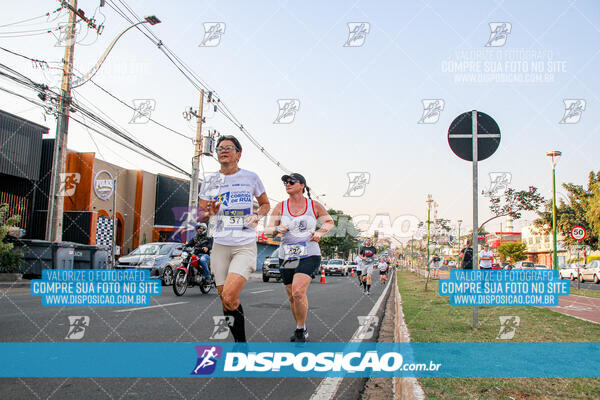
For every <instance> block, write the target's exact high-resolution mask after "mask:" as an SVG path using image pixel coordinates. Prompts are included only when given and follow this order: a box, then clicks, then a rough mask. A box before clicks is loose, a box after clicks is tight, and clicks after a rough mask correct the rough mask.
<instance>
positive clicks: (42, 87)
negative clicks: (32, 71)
mask: <svg viewBox="0 0 600 400" xmlns="http://www.w3.org/2000/svg"><path fill="white" fill-rule="evenodd" d="M0 67H2V68H5V69H7V70H9V71H12V72H14V73H15V74H17V75H19V76H20V77H22V79H19V78H17V77H13V76H11V75H8V74H5V73H3V72H0V76H4V77H7V78H9V79H11V80H13V81H14V82H16V83H19V84H21V85H23V86H26V87H28V88H30V89H33V90H35V91H37V92H38V93H40V94H45V92H46V91H48V92H51V93H52V94H54V95H56V96H58V93H56V92H54V91H52V90H51V89H49V88H48V87H47V86H46V85H41V84H38V83H36V82H34V81H32V80H31V79H29V78H28V77H26V76H25V75H23V74H21V73H19V72H17V71H14V70H13V69H12V68H10V67H7V66H5V65H3V64H0ZM2 90H4V91H5V92H7V93H11V94H14V95H16V96H19V97H21V98H23V99H25V100H27V101H29V102H32V103H33V104H37V105H39V106H41V107H44V109H46V110H49V108H48V106H46V105H43V104H41V103H38V102H35V101H32V100H31V99H28V98H26V97H25V96H22V95H20V94H18V93H16V92H12V91H10V90H7V89H2ZM41 97H44V99H45V95H44V96H41ZM71 107H73V109H75V110H76V111H79V112H80V113H81V114H82V115H85V116H87V117H88V118H90V119H91V120H92V121H94V122H95V123H97V124H98V125H100V126H102V127H104V128H106V129H108V130H109V131H110V132H112V133H113V134H115V135H117V136H119V137H120V138H122V139H124V140H125V141H127V142H129V143H131V144H132V145H134V146H137V147H138V148H139V149H142V150H143V151H145V152H146V153H147V154H149V155H151V156H152V157H153V158H150V157H149V158H150V159H151V160H153V161H155V162H159V163H160V164H161V165H164V166H168V167H169V168H170V169H172V170H175V171H177V172H179V173H182V174H183V175H186V176H190V174H189V173H188V172H187V171H185V170H184V169H182V168H180V167H178V166H177V165H175V164H173V163H172V162H170V161H169V160H167V159H166V158H164V157H162V156H161V155H160V154H158V153H156V152H155V151H153V150H152V149H150V148H149V147H147V146H145V145H143V144H142V143H140V142H139V141H137V140H135V139H133V138H131V137H130V136H129V135H128V134H126V133H123V132H122V131H120V130H119V129H117V128H115V127H114V126H112V125H111V124H110V123H108V122H106V121H105V120H104V119H102V118H101V117H99V116H97V115H96V114H95V113H93V112H92V111H90V110H88V109H87V108H85V107H83V106H82V105H80V104H79V103H77V102H75V101H71ZM55 112H58V114H60V111H58V110H56V111H55ZM73 119H74V118H73ZM74 120H75V121H77V122H79V123H80V124H82V125H84V126H87V127H89V128H90V129H92V128H91V127H90V126H89V125H87V124H85V123H83V122H81V121H79V120H76V119H74ZM93 130H94V131H95V132H99V131H98V130H97V129H93ZM118 143H119V144H122V145H124V144H123V143H122V142H118ZM128 148H130V146H129V147H128ZM136 152H137V150H136ZM138 154H141V153H138Z"/></svg>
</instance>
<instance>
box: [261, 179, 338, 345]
mask: <svg viewBox="0 0 600 400" xmlns="http://www.w3.org/2000/svg"><path fill="white" fill-rule="evenodd" d="M281 180H282V181H283V184H284V185H285V191H286V192H287V194H288V196H289V198H288V199H287V200H284V201H282V202H281V203H279V204H277V205H276V206H275V209H274V210H273V212H272V214H271V217H270V218H269V222H268V223H267V227H266V229H265V233H266V234H267V235H278V234H281V235H282V236H281V245H280V246H279V266H280V267H279V270H280V271H281V279H282V281H283V284H284V285H285V290H286V291H287V294H288V298H289V300H290V309H291V311H292V315H293V317H294V319H295V320H296V330H295V331H294V335H293V336H292V337H291V338H290V341H292V342H306V339H307V338H308V331H307V329H306V315H307V314H308V297H307V296H306V290H307V289H308V285H310V282H311V281H312V277H311V275H313V274H315V273H316V272H317V270H318V269H319V267H320V266H321V249H320V247H319V241H320V240H321V237H322V236H323V235H324V234H326V233H327V231H329V230H330V229H331V228H333V226H334V223H333V219H332V218H331V216H330V215H329V214H328V213H327V210H325V207H323V205H321V204H320V203H319V202H317V201H314V200H312V199H311V197H310V188H309V187H308V186H306V179H305V178H304V177H303V176H302V175H300V174H297V173H293V174H289V175H284V176H282V177H281ZM305 191H306V194H307V196H308V198H306V197H304V192H305ZM317 221H319V222H320V223H321V224H322V225H321V227H320V228H319V229H317Z"/></svg>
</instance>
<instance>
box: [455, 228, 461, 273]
mask: <svg viewBox="0 0 600 400" xmlns="http://www.w3.org/2000/svg"><path fill="white" fill-rule="evenodd" d="M457 222H458V239H457V241H456V244H457V246H456V247H457V250H458V260H457V261H456V262H457V264H456V266H457V268H458V265H459V264H460V224H462V219H459V220H458V221H457Z"/></svg>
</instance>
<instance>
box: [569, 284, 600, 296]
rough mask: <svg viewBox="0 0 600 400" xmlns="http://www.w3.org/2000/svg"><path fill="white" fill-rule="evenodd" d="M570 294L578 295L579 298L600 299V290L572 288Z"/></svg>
mask: <svg viewBox="0 0 600 400" xmlns="http://www.w3.org/2000/svg"><path fill="white" fill-rule="evenodd" d="M569 293H570V294H576V295H578V296H585V297H595V298H597V299H600V290H591V289H577V288H576V287H573V286H571V288H570V291H569Z"/></svg>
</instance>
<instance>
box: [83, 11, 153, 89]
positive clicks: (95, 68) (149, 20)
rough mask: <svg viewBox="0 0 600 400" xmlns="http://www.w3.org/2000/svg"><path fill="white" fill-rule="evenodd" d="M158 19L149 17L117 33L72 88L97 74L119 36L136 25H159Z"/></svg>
mask: <svg viewBox="0 0 600 400" xmlns="http://www.w3.org/2000/svg"><path fill="white" fill-rule="evenodd" d="M160 22H161V21H160V19H158V17H157V16H156V15H149V16H147V17H145V18H144V20H143V21H140V22H137V23H135V24H133V25H131V26H129V27H127V28H125V29H124V30H123V31H122V32H121V33H119V34H118V35H117V37H116V38H115V39H114V40H113V41H112V42H111V43H110V45H109V46H108V47H107V48H106V50H104V53H103V54H102V57H100V59H99V60H98V62H97V63H96V65H94V66H93V67H92V69H90V70H89V71H88V72H87V74H85V75H84V76H82V77H81V79H78V80H77V81H75V82H73V85H72V88H76V87H79V86H81V85H83V84H84V83H86V82H87V81H89V80H90V79H92V77H93V76H94V75H96V73H97V72H98V70H99V69H100V67H101V66H102V64H103V63H104V61H105V60H106V57H108V54H109V53H110V52H111V50H112V49H113V47H115V44H116V43H117V41H118V40H119V39H120V38H121V36H123V35H124V34H125V33H126V32H127V31H128V30H130V29H131V28H135V27H136V26H138V25H141V24H150V25H156V24H160Z"/></svg>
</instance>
